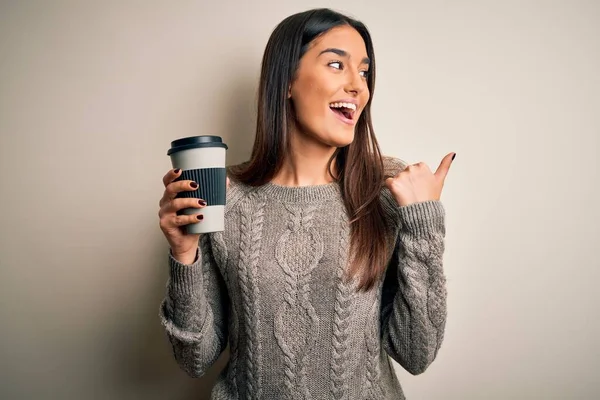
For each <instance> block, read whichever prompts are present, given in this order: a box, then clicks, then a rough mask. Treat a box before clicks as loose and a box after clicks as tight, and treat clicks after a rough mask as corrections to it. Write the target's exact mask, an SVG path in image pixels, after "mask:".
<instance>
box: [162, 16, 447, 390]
mask: <svg viewBox="0 0 600 400" xmlns="http://www.w3.org/2000/svg"><path fill="white" fill-rule="evenodd" d="M374 83H375V58H374V54H373V45H372V42H371V38H370V36H369V33H368V31H367V29H366V27H365V26H364V25H363V24H362V23H360V22H358V21H355V20H353V19H351V18H348V17H346V16H344V15H341V14H339V13H336V12H334V11H331V10H328V9H317V10H310V11H306V12H303V13H299V14H295V15H292V16H290V17H288V18H286V19H285V20H284V21H282V22H281V23H280V24H279V25H278V26H277V27H276V29H275V30H274V31H273V33H272V35H271V37H270V39H269V42H268V44H267V47H266V50H265V54H264V58H263V62H262V72H261V79H260V85H259V99H258V100H259V101H258V118H257V128H256V140H255V142H254V148H253V151H252V156H251V158H250V160H249V161H248V162H245V163H243V164H240V165H237V166H231V167H229V168H228V176H229V178H228V190H227V204H226V209H225V220H226V221H225V224H226V225H225V231H224V232H216V233H209V234H203V235H201V236H200V237H199V235H186V234H184V233H183V230H182V229H181V227H182V226H183V225H185V224H188V223H202V222H201V220H200V221H198V220H196V219H194V218H195V216H185V215H177V210H180V209H182V208H186V207H198V208H202V207H203V205H205V202H203V201H202V200H201V199H200V200H198V199H184V198H180V199H175V196H176V194H177V193H178V192H181V191H186V190H187V191H189V190H195V189H196V188H197V187H198V185H197V184H196V183H195V182H191V181H187V180H179V181H175V180H176V179H177V178H178V176H179V174H180V172H181V171H178V170H173V171H169V172H168V173H167V175H166V176H165V177H164V179H163V182H164V184H165V186H166V189H165V193H164V196H163V198H162V200H161V210H160V212H159V215H160V217H161V222H160V226H161V229H162V230H163V232H164V234H165V236H166V237H167V240H168V241H169V244H170V246H171V250H170V252H169V265H170V279H169V282H168V290H167V294H166V296H165V300H164V301H163V303H162V304H161V319H162V323H163V325H164V326H165V329H166V332H167V334H168V336H169V338H170V340H171V343H172V346H173V351H174V355H175V358H176V360H177V362H178V363H179V364H180V366H181V367H182V368H183V369H184V370H186V371H187V372H188V373H189V374H190V375H192V376H202V375H203V374H204V373H205V372H206V370H207V369H208V368H209V367H210V366H211V365H212V364H213V363H214V362H215V360H216V359H217V358H218V357H219V355H220V354H221V353H222V351H223V350H224V349H225V347H226V345H227V343H229V344H230V347H231V357H230V360H229V362H228V364H227V367H226V368H225V369H224V371H223V372H222V373H221V375H220V376H219V378H218V380H217V383H216V385H215V387H214V388H213V391H212V398H218V399H288V398H289V399H367V398H372V399H402V398H404V395H403V392H402V389H401V387H400V384H399V382H398V379H397V377H396V375H395V374H394V372H393V369H392V366H391V363H390V358H389V357H391V358H392V359H394V360H395V361H396V362H398V363H399V364H400V365H402V366H403V367H404V368H405V369H406V370H408V371H409V372H410V373H412V374H420V373H422V372H423V371H425V369H426V368H427V367H428V366H429V365H430V364H431V362H432V361H433V360H434V358H435V357H436V355H437V352H438V350H439V348H440V345H441V343H442V338H443V335H444V327H445V321H446V288H445V277H444V274H443V270H442V256H443V250H444V242H443V240H444V235H445V227H444V215H445V214H444V208H443V206H442V204H441V202H440V200H439V198H440V194H441V190H442V186H443V181H444V178H445V176H446V174H447V172H448V169H449V167H450V163H451V160H452V158H453V153H450V154H448V155H447V156H446V157H445V158H444V159H443V161H442V163H441V165H440V167H439V168H438V170H437V171H436V172H435V173H432V172H431V171H430V170H429V168H428V167H427V166H426V165H425V164H423V163H418V164H415V165H410V166H406V164H405V163H404V162H403V161H401V160H400V159H397V158H392V157H383V156H381V154H380V151H379V147H378V144H377V140H376V139H375V136H374V134H373V128H372V124H371V114H370V104H371V99H372V95H373V87H374ZM200 218H201V217H200ZM198 242H199V245H198ZM388 356H389V357H388Z"/></svg>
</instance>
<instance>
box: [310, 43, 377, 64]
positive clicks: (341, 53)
mask: <svg viewBox="0 0 600 400" xmlns="http://www.w3.org/2000/svg"><path fill="white" fill-rule="evenodd" d="M323 53H334V54H337V55H338V56H340V57H350V55H349V54H348V52H347V51H345V50H342V49H336V48H334V47H331V48H329V49H325V50H323V51H322V52H320V53H319V56H320V55H321V54H323ZM361 64H367V65H371V60H370V59H369V57H365V58H363V59H362V61H361Z"/></svg>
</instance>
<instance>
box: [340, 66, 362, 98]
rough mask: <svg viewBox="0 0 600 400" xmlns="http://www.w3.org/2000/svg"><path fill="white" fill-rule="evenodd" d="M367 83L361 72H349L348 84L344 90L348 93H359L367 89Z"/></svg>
mask: <svg viewBox="0 0 600 400" xmlns="http://www.w3.org/2000/svg"><path fill="white" fill-rule="evenodd" d="M366 86H367V83H366V82H365V81H364V80H363V77H362V76H361V75H360V72H358V71H356V72H348V74H347V80H346V86H345V87H344V90H345V91H346V93H352V94H354V95H358V94H360V93H362V91H363V90H365V88H366Z"/></svg>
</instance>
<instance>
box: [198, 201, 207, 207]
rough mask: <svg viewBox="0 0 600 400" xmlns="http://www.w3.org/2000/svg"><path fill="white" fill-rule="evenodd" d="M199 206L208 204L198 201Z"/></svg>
mask: <svg viewBox="0 0 600 400" xmlns="http://www.w3.org/2000/svg"><path fill="white" fill-rule="evenodd" d="M198 204H200V205H201V206H205V205H206V202H205V201H204V200H198Z"/></svg>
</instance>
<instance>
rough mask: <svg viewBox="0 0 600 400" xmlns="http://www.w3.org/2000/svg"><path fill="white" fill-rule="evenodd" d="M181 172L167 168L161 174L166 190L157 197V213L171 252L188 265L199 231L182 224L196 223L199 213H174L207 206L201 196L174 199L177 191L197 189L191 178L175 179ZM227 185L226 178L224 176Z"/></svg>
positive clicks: (196, 184) (195, 248)
mask: <svg viewBox="0 0 600 400" xmlns="http://www.w3.org/2000/svg"><path fill="white" fill-rule="evenodd" d="M180 174H181V169H179V168H178V169H176V170H170V171H169V172H167V174H166V175H165V176H164V177H163V184H164V185H165V191H164V193H163V197H162V198H161V199H160V202H159V206H160V210H159V211H158V216H159V218H160V229H161V230H162V232H163V234H164V235H165V237H166V238H167V241H168V242H169V245H170V246H171V253H172V255H173V257H174V258H175V259H177V260H178V261H179V262H181V263H183V264H191V263H192V262H193V261H194V259H195V256H196V250H197V249H198V240H199V238H200V235H201V234H199V233H186V231H185V225H188V224H195V223H199V222H200V221H201V220H202V218H203V216H202V214H194V215H184V214H181V215H177V212H178V211H179V210H181V209H184V208H202V207H205V206H206V203H205V202H204V200H203V199H197V198H177V199H176V198H175V196H177V193H179V192H183V191H186V190H187V191H192V190H196V189H198V183H196V182H194V181H190V180H180V181H177V182H174V180H175V179H177V177H178V176H179V175H180ZM227 187H229V178H227Z"/></svg>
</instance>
